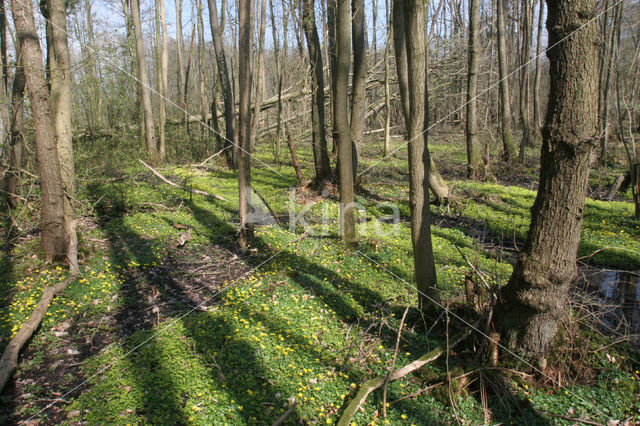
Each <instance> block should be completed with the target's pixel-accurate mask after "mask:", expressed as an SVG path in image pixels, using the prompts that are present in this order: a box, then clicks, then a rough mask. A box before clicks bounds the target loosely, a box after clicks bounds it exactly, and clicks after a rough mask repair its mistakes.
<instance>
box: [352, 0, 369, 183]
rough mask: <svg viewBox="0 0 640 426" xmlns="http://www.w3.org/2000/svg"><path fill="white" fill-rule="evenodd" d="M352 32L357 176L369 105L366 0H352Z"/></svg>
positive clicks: (353, 127) (353, 121)
mask: <svg viewBox="0 0 640 426" xmlns="http://www.w3.org/2000/svg"><path fill="white" fill-rule="evenodd" d="M351 13H352V19H351V32H352V33H353V34H352V43H353V77H352V83H351V123H350V124H351V145H352V153H351V161H352V164H353V176H354V178H355V177H356V176H357V172H358V159H359V158H360V150H361V149H362V139H363V137H364V135H363V133H364V121H365V108H366V107H367V58H366V49H365V48H366V43H365V16H364V0H351Z"/></svg>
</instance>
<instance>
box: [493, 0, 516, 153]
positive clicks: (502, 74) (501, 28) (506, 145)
mask: <svg viewBox="0 0 640 426" xmlns="http://www.w3.org/2000/svg"><path fill="white" fill-rule="evenodd" d="M504 1H505V0H496V5H497V6H496V11H497V12H496V15H497V36H498V78H499V79H500V83H499V91H500V131H501V134H502V157H503V158H504V159H505V160H506V161H511V160H512V159H513V157H514V156H515V154H516V148H515V145H514V143H513V133H512V130H511V101H510V99H509V98H510V96H509V67H508V65H507V64H508V62H507V42H506V39H505V32H506V28H505V24H504Z"/></svg>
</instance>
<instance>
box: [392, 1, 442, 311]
mask: <svg viewBox="0 0 640 426" xmlns="http://www.w3.org/2000/svg"><path fill="white" fill-rule="evenodd" d="M393 12H394V13H393V19H394V26H393V28H394V30H402V29H404V40H405V41H406V44H405V46H406V61H407V76H408V78H407V83H408V86H410V87H411V90H410V91H409V96H408V107H409V108H408V114H407V115H406V116H405V122H406V123H407V132H408V137H409V140H410V141H411V142H410V143H409V205H410V208H411V242H412V246H413V261H414V271H415V279H416V286H417V289H418V300H419V306H420V308H421V309H426V308H427V307H428V306H431V305H432V303H433V302H439V301H440V295H439V292H438V288H437V281H436V269H435V264H434V259H433V248H432V246H431V229H430V226H431V217H430V216H431V214H430V211H429V181H428V176H429V166H430V158H429V150H428V148H427V131H426V130H427V128H428V125H429V122H428V114H429V105H428V93H427V42H426V30H427V22H426V20H427V10H426V4H425V3H424V2H422V1H421V0H405V1H402V2H400V0H394V7H393ZM400 16H402V17H403V18H404V23H403V25H401V24H399V23H398V22H396V21H397V20H398V19H399V18H400ZM396 48H397V49H398V48H399V45H396ZM396 58H397V57H396ZM396 60H397V59H396ZM399 65H400V67H399V68H401V67H402V65H401V64H399ZM403 102H404V100H403Z"/></svg>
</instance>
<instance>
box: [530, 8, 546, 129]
mask: <svg viewBox="0 0 640 426" xmlns="http://www.w3.org/2000/svg"><path fill="white" fill-rule="evenodd" d="M539 3H540V5H539V9H538V33H537V38H538V39H537V42H536V74H535V77H534V83H533V128H534V133H535V137H536V139H538V140H539V139H540V135H541V132H542V111H541V110H540V91H541V90H540V80H541V78H542V23H543V21H544V0H539Z"/></svg>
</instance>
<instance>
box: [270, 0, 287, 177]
mask: <svg viewBox="0 0 640 426" xmlns="http://www.w3.org/2000/svg"><path fill="white" fill-rule="evenodd" d="M269 12H270V15H271V35H272V41H273V55H274V56H275V60H276V70H277V73H278V77H277V83H276V84H277V91H278V101H277V104H278V111H277V113H276V140H275V142H274V153H273V154H274V160H275V162H276V165H278V164H280V139H282V78H283V77H282V74H283V69H282V59H281V58H280V39H279V38H278V30H277V29H276V23H275V22H276V18H275V14H274V13H273V0H269ZM282 19H283V20H285V18H284V17H283V18H282ZM283 26H284V28H285V31H286V28H287V25H286V21H285V22H283Z"/></svg>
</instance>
